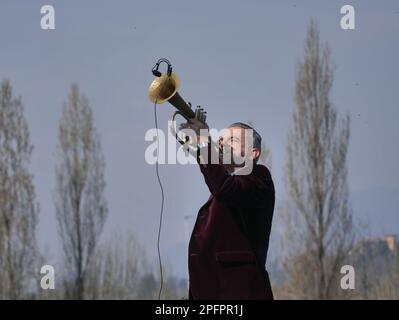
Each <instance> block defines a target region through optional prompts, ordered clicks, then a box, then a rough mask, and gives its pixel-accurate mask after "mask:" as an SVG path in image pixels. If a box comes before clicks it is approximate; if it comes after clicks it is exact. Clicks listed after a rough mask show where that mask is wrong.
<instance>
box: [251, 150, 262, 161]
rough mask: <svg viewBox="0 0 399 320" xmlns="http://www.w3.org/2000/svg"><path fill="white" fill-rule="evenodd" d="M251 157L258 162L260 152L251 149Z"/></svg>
mask: <svg viewBox="0 0 399 320" xmlns="http://www.w3.org/2000/svg"><path fill="white" fill-rule="evenodd" d="M252 156H253V159H254V160H259V157H260V150H259V149H257V148H252Z"/></svg>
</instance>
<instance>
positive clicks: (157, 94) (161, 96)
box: [148, 73, 180, 104]
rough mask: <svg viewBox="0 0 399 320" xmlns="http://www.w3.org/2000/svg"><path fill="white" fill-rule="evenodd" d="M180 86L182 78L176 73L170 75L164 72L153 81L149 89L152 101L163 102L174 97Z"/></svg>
mask: <svg viewBox="0 0 399 320" xmlns="http://www.w3.org/2000/svg"><path fill="white" fill-rule="evenodd" d="M179 87H180V79H179V77H178V76H177V74H176V73H172V74H171V75H170V76H168V75H167V74H163V75H162V76H160V77H159V78H156V79H154V81H152V83H151V85H150V87H149V89H148V97H149V98H150V100H151V102H153V103H157V104H161V103H164V102H166V101H168V100H169V99H170V98H172V97H173V96H174V95H175V94H176V92H177V90H178V89H179Z"/></svg>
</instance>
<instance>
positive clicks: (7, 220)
mask: <svg viewBox="0 0 399 320" xmlns="http://www.w3.org/2000/svg"><path fill="white" fill-rule="evenodd" d="M23 111H24V110H23V106H22V103H21V98H20V97H19V98H15V97H13V94H12V88H11V86H10V83H9V81H8V80H4V81H3V82H2V83H1V88H0V270H1V272H0V298H2V299H19V298H24V297H26V294H27V292H28V290H30V289H32V288H30V287H29V286H30V281H31V280H32V279H34V278H35V274H36V273H37V272H38V270H37V269H36V267H37V265H36V262H37V259H36V258H37V257H38V251H37V242H36V237H35V231H36V226H37V221H38V206H37V204H36V203H35V190H34V185H33V181H32V180H33V177H32V175H31V174H30V173H29V171H28V165H29V162H30V157H31V153H32V149H33V146H32V145H31V143H30V139H29V129H28V124H27V122H26V120H25V118H24V114H23Z"/></svg>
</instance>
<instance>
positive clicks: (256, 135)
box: [229, 122, 262, 162]
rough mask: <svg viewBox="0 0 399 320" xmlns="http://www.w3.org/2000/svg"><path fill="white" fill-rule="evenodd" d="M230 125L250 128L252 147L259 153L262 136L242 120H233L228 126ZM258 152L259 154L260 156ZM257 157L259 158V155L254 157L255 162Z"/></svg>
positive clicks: (230, 126)
mask: <svg viewBox="0 0 399 320" xmlns="http://www.w3.org/2000/svg"><path fill="white" fill-rule="evenodd" d="M232 127H238V128H243V129H251V130H252V133H253V147H254V148H256V149H258V150H259V152H260V153H261V152H262V137H261V136H260V134H259V133H258V132H257V131H256V130H255V129H254V128H252V127H251V126H250V125H248V124H246V123H243V122H234V123H232V124H231V125H229V128H232ZM260 153H259V156H260ZM258 159H259V157H258V158H256V159H255V162H257V161H258Z"/></svg>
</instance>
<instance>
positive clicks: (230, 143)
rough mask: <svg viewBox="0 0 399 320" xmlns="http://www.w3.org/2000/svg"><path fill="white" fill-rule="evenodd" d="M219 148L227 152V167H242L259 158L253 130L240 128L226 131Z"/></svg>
mask: <svg viewBox="0 0 399 320" xmlns="http://www.w3.org/2000/svg"><path fill="white" fill-rule="evenodd" d="M219 146H220V148H221V149H222V150H223V151H224V152H225V158H227V159H225V160H224V164H225V165H226V167H242V166H244V165H245V164H246V163H247V161H249V160H251V161H252V159H253V158H256V157H257V156H259V150H258V149H255V148H253V141H252V130H249V129H244V128H240V127H230V128H226V129H224V130H223V133H222V135H221V137H220V138H219ZM229 159H231V160H230V162H229ZM226 162H227V164H226ZM229 163H230V164H229Z"/></svg>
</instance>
